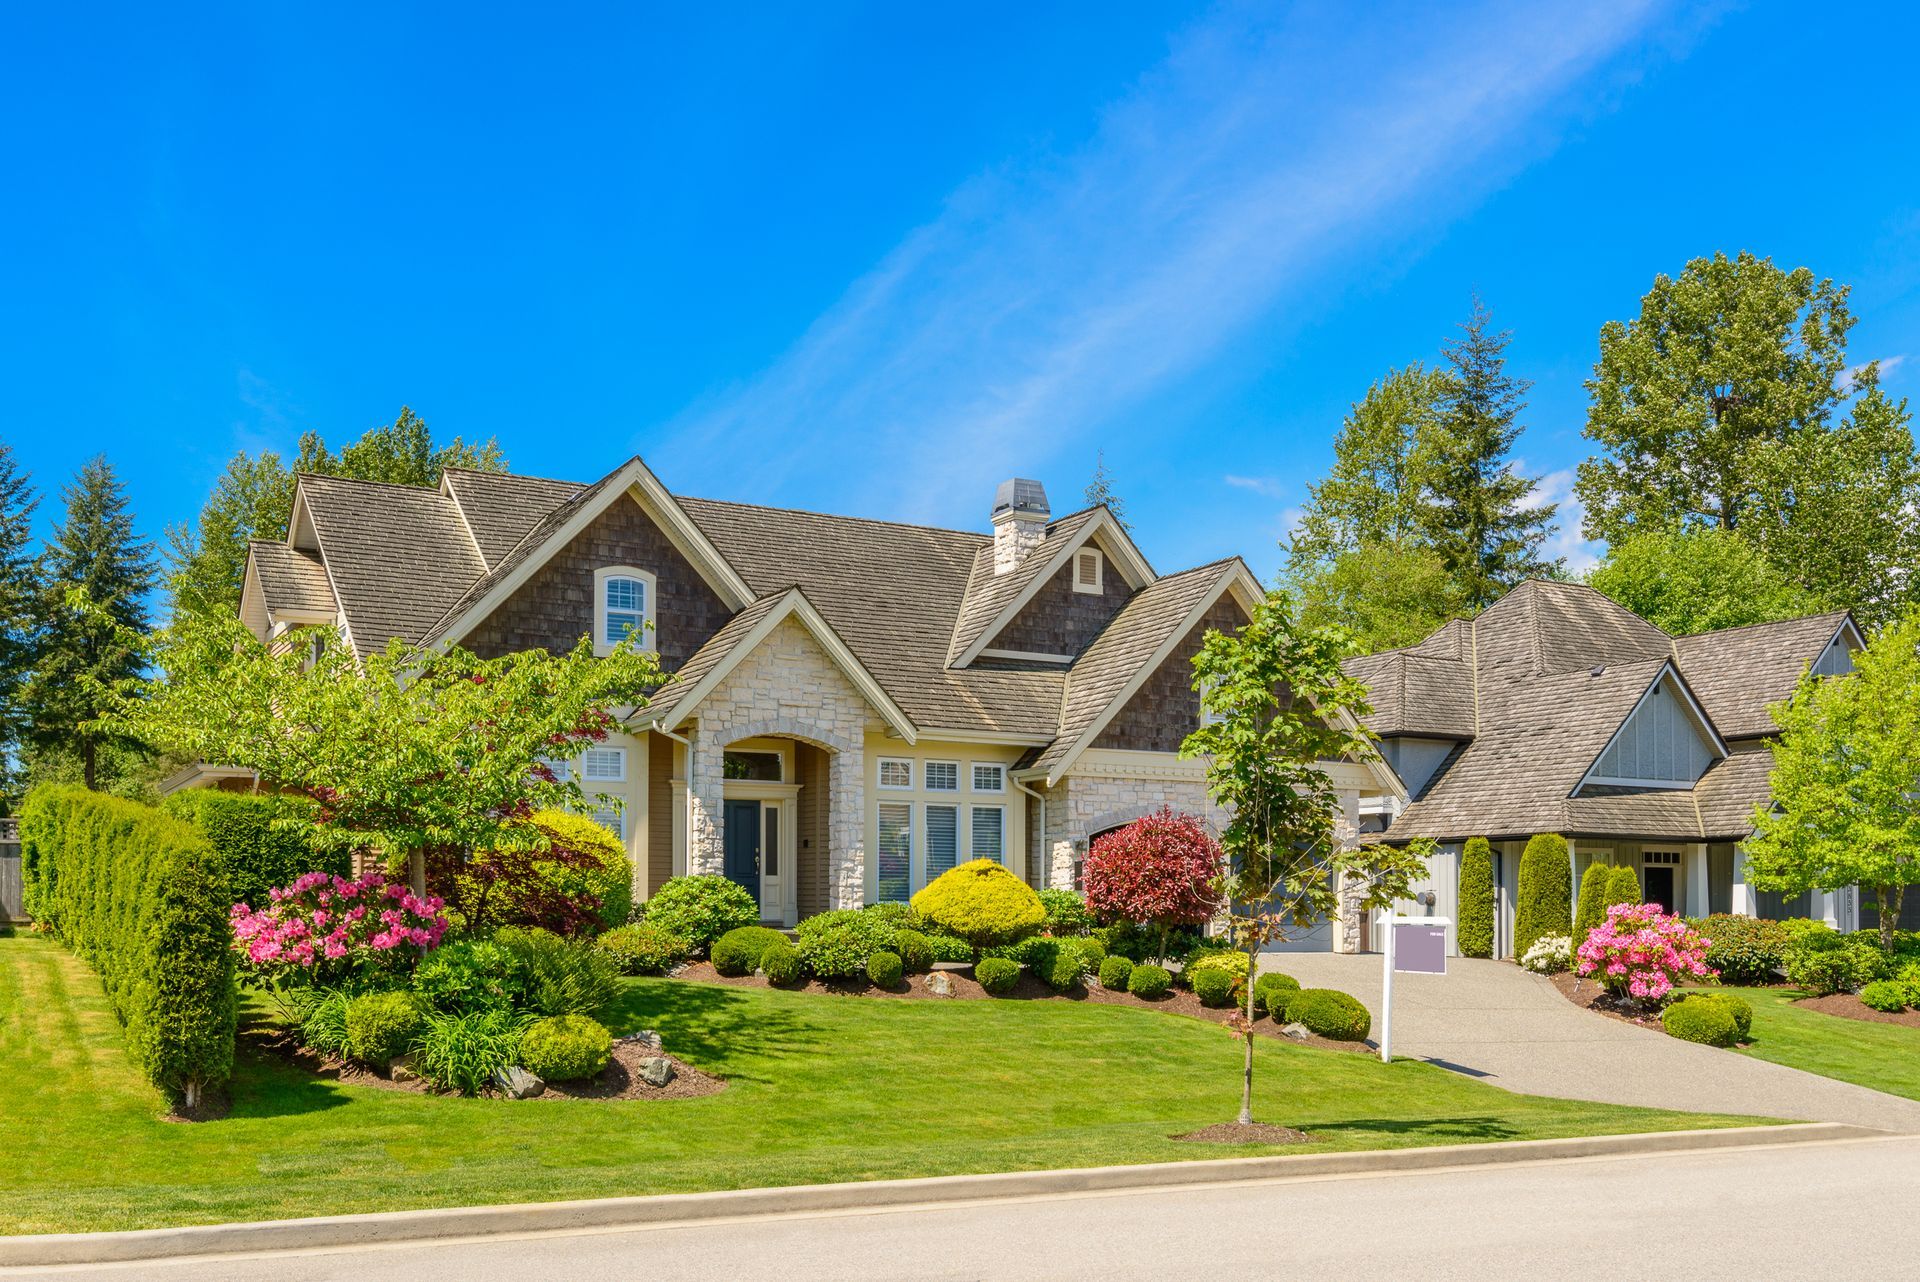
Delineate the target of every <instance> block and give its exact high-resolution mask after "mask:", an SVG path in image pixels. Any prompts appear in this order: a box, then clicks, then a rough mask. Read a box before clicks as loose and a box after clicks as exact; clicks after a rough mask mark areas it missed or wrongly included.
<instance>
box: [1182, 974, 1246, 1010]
mask: <svg viewBox="0 0 1920 1282" xmlns="http://www.w3.org/2000/svg"><path fill="white" fill-rule="evenodd" d="M1188 982H1189V983H1191V984H1192V985H1193V995H1194V996H1195V997H1198V998H1199V999H1200V1004H1201V1005H1202V1006H1231V1005H1233V986H1234V984H1235V983H1236V982H1237V981H1236V980H1235V979H1234V977H1233V974H1232V972H1231V971H1225V970H1221V969H1219V968H1217V967H1216V968H1214V969H1212V970H1197V971H1195V972H1194V973H1193V975H1192V977H1191V979H1189V981H1188Z"/></svg>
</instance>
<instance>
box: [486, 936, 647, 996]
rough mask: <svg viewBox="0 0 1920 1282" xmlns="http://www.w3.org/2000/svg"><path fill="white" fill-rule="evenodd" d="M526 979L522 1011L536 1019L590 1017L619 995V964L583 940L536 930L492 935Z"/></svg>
mask: <svg viewBox="0 0 1920 1282" xmlns="http://www.w3.org/2000/svg"><path fill="white" fill-rule="evenodd" d="M493 940H494V942H495V943H496V944H499V945H500V946H501V947H502V948H504V949H506V950H507V951H508V952H509V953H511V954H513V957H514V960H515V962H516V963H517V964H518V965H519V967H520V970H521V972H522V973H523V974H524V975H525V976H526V979H525V988H524V990H523V991H524V994H525V1006H526V1008H527V1009H528V1010H531V1011H532V1012H533V1013H535V1014H537V1015H591V1014H593V1013H594V1012H595V1011H597V1010H599V1009H600V1008H601V1007H602V1006H605V1005H606V1004H607V1003H608V1002H610V1001H612V1000H613V995H614V994H615V993H616V992H618V991H619V990H620V964H619V963H618V962H617V961H615V960H614V959H613V957H612V956H611V955H610V954H608V953H606V952H603V951H601V950H600V949H599V948H598V947H596V946H595V945H594V944H593V943H592V942H590V941H588V940H584V939H562V938H561V937H560V936H558V935H556V934H554V933H553V932H552V931H550V930H540V929H538V928H537V927H528V926H505V927H502V928H501V929H500V930H498V931H496V932H495V933H494V936H493Z"/></svg>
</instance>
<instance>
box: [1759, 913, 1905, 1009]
mask: <svg viewBox="0 0 1920 1282" xmlns="http://www.w3.org/2000/svg"><path fill="white" fill-rule="evenodd" d="M1791 934H1792V936H1793V938H1792V940H1791V942H1789V943H1788V945H1787V947H1786V949H1785V951H1784V953H1783V954H1782V962H1783V964H1784V968H1785V970H1786V972H1787V979H1788V980H1789V981H1790V982H1792V983H1794V984H1797V985H1799V986H1800V987H1801V988H1804V989H1806V990H1807V991H1808V992H1809V993H1812V994H1813V995H1814V996H1816V997H1826V996H1830V995H1832V994H1834V993H1846V992H1852V991H1853V990H1854V989H1856V988H1858V987H1860V986H1861V985H1862V984H1867V983H1871V982H1873V981H1874V980H1876V979H1883V978H1885V977H1886V974H1887V971H1888V968H1889V963H1888V960H1887V957H1886V954H1884V953H1882V952H1881V951H1880V950H1879V949H1878V948H1875V947H1872V946H1870V945H1862V944H1860V943H1857V942H1855V941H1854V940H1852V939H1849V938H1848V937H1847V936H1845V935H1842V934H1841V933H1840V932H1839V931H1837V930H1834V929H1833V928H1832V927H1830V926H1826V925H1823V924H1820V923H1815V924H1814V925H1813V926H1810V927H1798V928H1794V929H1792V931H1791Z"/></svg>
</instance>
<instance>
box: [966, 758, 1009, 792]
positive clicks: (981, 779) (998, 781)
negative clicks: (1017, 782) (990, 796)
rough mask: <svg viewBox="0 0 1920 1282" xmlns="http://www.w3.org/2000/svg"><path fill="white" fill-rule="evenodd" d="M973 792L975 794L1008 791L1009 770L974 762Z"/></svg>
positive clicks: (1000, 766)
mask: <svg viewBox="0 0 1920 1282" xmlns="http://www.w3.org/2000/svg"><path fill="white" fill-rule="evenodd" d="M973 790H974V791H975V792H1005V791H1006V790H1007V768H1006V767H1005V766H1002V765H988V764H985V763H983V762H979V761H976V762H974V763H973Z"/></svg>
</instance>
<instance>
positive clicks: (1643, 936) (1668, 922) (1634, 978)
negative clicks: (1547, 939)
mask: <svg viewBox="0 0 1920 1282" xmlns="http://www.w3.org/2000/svg"><path fill="white" fill-rule="evenodd" d="M1712 946H1713V945H1712V943H1711V941H1709V940H1708V939H1707V937H1706V936H1705V935H1702V934H1701V933H1700V932H1699V931H1697V930H1695V929H1694V928H1693V927H1692V926H1690V925H1688V924H1687V922H1686V920H1685V919H1684V918H1681V917H1676V916H1675V915H1673V914H1672V913H1668V912H1663V911H1661V908H1660V905H1659V904H1615V905H1614V906H1613V907H1611V908H1609V909H1607V919H1606V921H1604V922H1602V923H1601V924H1600V925H1598V926H1595V927H1594V928H1593V932H1592V933H1591V934H1589V935H1588V936H1587V940H1586V942H1585V943H1583V944H1581V945H1580V947H1579V948H1577V949H1575V950H1574V957H1575V959H1576V966H1575V969H1576V970H1577V971H1578V972H1579V973H1580V974H1581V975H1591V976H1593V977H1595V978H1596V979H1598V980H1599V982H1600V983H1602V984H1604V985H1605V986H1606V988H1607V991H1609V992H1611V993H1612V994H1613V995H1614V996H1616V997H1630V998H1633V999H1635V1000H1637V1001H1640V1002H1644V1003H1647V1004H1649V1005H1655V1004H1658V1003H1659V1002H1660V1001H1661V999H1663V998H1664V997H1666V995H1667V994H1668V993H1670V992H1672V991H1673V987H1674V983H1675V982H1676V981H1677V980H1680V979H1683V978H1687V977H1692V978H1695V979H1713V978H1717V977H1718V974H1719V972H1717V971H1715V970H1714V969H1713V968H1712V967H1710V966H1708V965H1707V949H1709V948H1710V947H1712Z"/></svg>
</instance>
